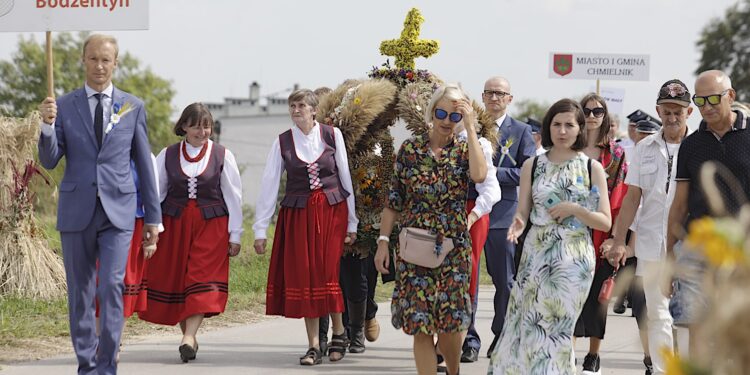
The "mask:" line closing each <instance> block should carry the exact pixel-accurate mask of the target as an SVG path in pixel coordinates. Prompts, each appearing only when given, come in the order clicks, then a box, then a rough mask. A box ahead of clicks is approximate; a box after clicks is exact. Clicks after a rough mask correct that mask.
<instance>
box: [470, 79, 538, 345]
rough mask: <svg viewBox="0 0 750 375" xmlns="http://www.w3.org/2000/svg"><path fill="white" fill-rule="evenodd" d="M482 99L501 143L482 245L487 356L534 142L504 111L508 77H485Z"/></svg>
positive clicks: (507, 283)
mask: <svg viewBox="0 0 750 375" xmlns="http://www.w3.org/2000/svg"><path fill="white" fill-rule="evenodd" d="M482 101H483V102H484V107H485V110H486V111H487V112H488V113H489V114H490V115H492V118H493V119H495V123H496V124H497V125H498V126H499V127H500V129H499V134H500V137H499V140H500V144H499V145H498V148H497V152H496V153H495V156H494V160H493V162H494V164H495V166H496V167H497V180H498V182H499V183H500V190H501V191H502V199H501V200H500V202H497V203H496V204H495V205H494V206H493V207H492V212H490V233H489V235H488V236H487V242H486V244H485V245H484V253H485V257H486V260H487V272H488V273H489V274H490V276H491V277H492V283H493V284H495V301H494V302H495V317H494V318H493V319H492V333H493V334H494V335H495V337H494V338H493V340H492V344H491V345H490V347H489V350H488V351H487V357H490V355H491V354H492V351H493V350H494V349H495V344H497V340H498V337H499V336H500V332H502V330H503V324H504V322H505V311H506V310H507V309H508V299H509V298H510V289H511V286H512V283H513V275H514V274H515V271H516V270H515V265H514V263H513V256H514V255H515V252H516V246H515V244H513V243H512V242H510V241H508V240H507V237H508V227H509V226H510V224H511V222H512V221H513V215H514V214H515V213H516V206H517V205H518V192H517V188H518V185H519V184H520V180H521V166H522V165H523V162H524V161H526V159H528V158H530V157H534V155H535V151H536V145H535V144H534V138H533V137H532V135H531V127H530V126H529V125H527V124H524V123H523V122H520V121H517V120H515V119H513V118H512V117H510V116H509V115H508V113H507V110H508V106H509V105H510V103H511V102H512V101H513V95H512V94H511V90H510V83H508V80H507V79H505V78H503V77H492V78H490V79H488V80H487V82H485V84H484V91H483V92H482Z"/></svg>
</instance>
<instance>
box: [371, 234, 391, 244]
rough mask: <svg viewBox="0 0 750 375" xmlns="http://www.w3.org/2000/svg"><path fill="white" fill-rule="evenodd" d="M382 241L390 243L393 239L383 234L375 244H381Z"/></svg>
mask: <svg viewBox="0 0 750 375" xmlns="http://www.w3.org/2000/svg"><path fill="white" fill-rule="evenodd" d="M380 241H385V242H386V243H388V242H391V238H390V237H388V236H384V235H382V234H381V235H380V237H378V239H377V241H375V242H376V243H380Z"/></svg>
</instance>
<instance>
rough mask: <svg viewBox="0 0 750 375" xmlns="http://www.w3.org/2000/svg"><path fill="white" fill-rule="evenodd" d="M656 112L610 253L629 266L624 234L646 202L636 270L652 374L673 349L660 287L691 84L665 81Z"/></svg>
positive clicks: (634, 164)
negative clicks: (657, 123)
mask: <svg viewBox="0 0 750 375" xmlns="http://www.w3.org/2000/svg"><path fill="white" fill-rule="evenodd" d="M656 111H657V113H658V114H659V117H660V118H661V120H662V123H663V126H662V128H661V130H660V131H659V132H658V133H656V134H653V135H651V136H648V137H646V138H645V139H644V140H642V141H641V142H639V143H638V144H637V145H636V146H635V152H633V153H632V158H631V159H630V169H629V171H628V176H627V177H626V178H625V183H627V184H628V192H627V194H626V195H625V199H624V200H623V203H622V208H621V209H620V214H619V216H618V218H617V222H616V223H615V226H614V229H613V231H612V234H613V236H614V246H613V248H612V250H611V251H609V252H607V253H606V257H607V259H608V260H609V262H610V263H612V264H619V265H624V264H625V259H626V256H625V251H626V249H625V236H626V234H627V231H628V227H629V226H630V225H631V224H632V223H633V219H634V218H635V215H636V212H637V211H638V206H639V204H640V203H641V200H643V205H642V206H641V209H640V212H639V218H638V223H637V227H636V229H635V232H636V233H637V234H638V235H637V236H636V245H635V255H636V257H637V258H638V266H637V271H636V274H637V275H643V277H644V282H643V289H644V292H645V295H646V308H647V310H648V340H649V349H650V352H651V356H652V362H653V371H654V372H653V373H654V374H663V373H664V371H665V364H664V358H663V357H662V356H661V354H660V351H661V350H662V348H664V347H666V348H669V349H670V350H671V349H672V316H671V315H670V313H669V298H667V297H666V296H664V295H663V294H662V292H661V289H660V282H659V275H660V274H661V270H662V267H663V265H664V262H663V260H664V259H665V257H666V236H667V218H668V215H669V206H670V205H671V202H672V199H673V198H674V186H675V172H676V166H677V152H678V150H679V147H680V142H681V141H682V140H683V139H684V137H685V136H686V135H687V132H688V128H687V119H688V117H689V116H690V114H691V113H692V111H693V108H692V107H690V92H689V91H688V89H687V86H685V84H684V83H682V82H681V81H679V80H676V79H674V80H670V81H667V82H666V83H664V85H662V87H661V89H660V91H659V96H658V98H657V100H656Z"/></svg>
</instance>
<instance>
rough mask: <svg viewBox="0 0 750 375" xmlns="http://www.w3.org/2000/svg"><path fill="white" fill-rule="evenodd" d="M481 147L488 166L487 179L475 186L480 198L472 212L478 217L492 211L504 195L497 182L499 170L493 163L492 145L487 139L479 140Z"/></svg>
mask: <svg viewBox="0 0 750 375" xmlns="http://www.w3.org/2000/svg"><path fill="white" fill-rule="evenodd" d="M479 145H480V146H482V153H483V154H484V160H485V162H486V164H487V177H485V178H484V181H482V182H481V183H478V184H476V185H475V186H476V188H477V193H479V196H478V197H477V200H476V205H475V206H474V208H473V209H472V210H471V212H474V213H475V214H476V215H477V217H482V216H484V215H487V214H489V213H490V211H492V206H494V205H495V203H497V202H499V201H500V199H501V198H502V193H501V191H500V183H499V182H498V181H497V173H496V172H497V168H496V167H495V164H494V163H492V145H491V144H490V142H489V141H488V140H486V139H485V138H479Z"/></svg>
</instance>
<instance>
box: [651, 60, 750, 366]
mask: <svg viewBox="0 0 750 375" xmlns="http://www.w3.org/2000/svg"><path fill="white" fill-rule="evenodd" d="M735 96H736V92H735V91H734V89H733V88H732V82H731V80H730V78H729V76H727V75H726V74H725V73H724V72H721V71H718V70H709V71H705V72H703V73H701V74H700V75H699V76H698V79H697V80H696V81H695V94H694V95H693V97H692V99H693V103H694V104H695V105H696V106H697V107H698V110H699V111H700V113H701V116H702V117H703V121H701V124H700V126H699V128H698V130H697V131H696V132H694V133H692V134H691V135H689V136H688V137H687V138H685V140H684V141H683V142H682V145H681V146H680V158H679V159H678V160H677V171H676V178H675V180H676V183H675V192H674V200H673V202H672V207H671V209H670V211H669V223H668V227H667V228H668V235H667V246H666V251H667V256H668V257H669V259H672V260H674V259H675V258H677V263H676V264H675V273H676V277H675V282H674V283H673V284H672V285H673V286H674V289H673V290H674V294H673V295H672V300H671V301H670V311H671V313H672V317H673V318H674V324H675V325H677V326H682V327H687V328H688V329H690V334H691V336H692V334H693V329H694V328H695V326H696V324H699V322H700V319H701V317H700V314H701V312H702V310H704V309H705V304H706V299H705V295H704V294H703V293H702V291H701V289H700V285H701V280H702V275H703V271H704V269H705V263H704V260H703V259H702V257H700V256H699V255H698V253H697V252H693V251H682V247H681V246H680V243H681V240H682V237H683V235H684V233H685V229H686V228H688V227H689V224H690V222H691V221H693V220H695V219H699V218H701V217H704V216H708V215H715V214H719V213H715V212H712V211H711V209H710V207H709V206H708V202H707V199H706V192H705V191H704V189H703V187H702V186H701V181H700V172H701V169H702V167H703V165H704V164H705V163H706V162H709V161H711V162H714V163H717V164H721V165H722V166H723V167H725V168H726V169H725V171H726V172H728V173H729V174H731V176H733V177H734V178H735V179H736V180H737V181H736V182H737V183H738V186H740V187H741V189H742V190H743V192H744V194H745V196H746V197H747V196H750V131H748V130H747V128H748V125H750V119H748V117H747V116H745V114H743V113H742V112H740V111H733V110H732V104H733V103H734V100H735ZM723 179H724V178H722V180H723ZM717 187H718V188H719V191H720V193H721V198H722V200H723V202H724V204H725V206H726V208H727V210H728V211H729V212H728V213H729V214H731V215H734V214H736V213H737V211H738V210H739V206H740V202H741V199H744V198H742V197H737V196H735V195H734V193H732V192H731V190H730V187H729V185H728V184H725V183H723V182H718V183H717ZM746 197H745V198H746ZM665 289H666V290H665V291H664V292H665V294H667V295H669V294H671V292H672V288H668V287H665ZM694 341H695V340H691V341H690V345H689V346H690V353H691V355H693V354H694V353H695V348H696V346H695V344H696V343H695V342H694Z"/></svg>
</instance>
